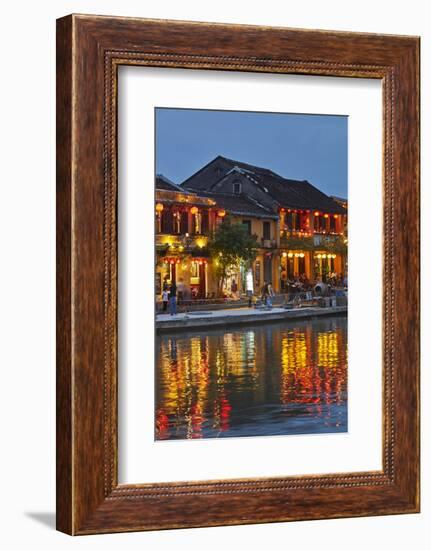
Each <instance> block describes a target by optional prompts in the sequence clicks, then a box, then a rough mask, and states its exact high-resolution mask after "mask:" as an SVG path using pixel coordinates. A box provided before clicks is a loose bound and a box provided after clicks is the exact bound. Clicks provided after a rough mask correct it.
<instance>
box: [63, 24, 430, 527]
mask: <svg viewBox="0 0 431 550" xmlns="http://www.w3.org/2000/svg"><path fill="white" fill-rule="evenodd" d="M418 430H419V38H417V37H409V36H389V35H377V34H356V33H342V32H332V31H314V30H313V31H312V30H297V29H287V28H269V27H255V26H238V25H224V24H209V23H192V22H180V21H157V20H146V19H129V18H116V17H99V16H89V15H85V16H84V15H70V16H67V17H64V18H62V19H59V20H58V22H57V528H58V529H59V530H60V531H63V532H65V533H68V534H73V535H78V534H91V533H104V532H119V531H139V530H151V529H169V528H179V527H200V526H215V525H233V524H244V523H263V522H274V521H292V520H306V519H319V518H339V517H347V516H366V515H383V514H400V513H414V512H418V511H419V432H418Z"/></svg>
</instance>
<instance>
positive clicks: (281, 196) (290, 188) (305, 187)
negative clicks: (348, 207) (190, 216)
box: [181, 156, 346, 214]
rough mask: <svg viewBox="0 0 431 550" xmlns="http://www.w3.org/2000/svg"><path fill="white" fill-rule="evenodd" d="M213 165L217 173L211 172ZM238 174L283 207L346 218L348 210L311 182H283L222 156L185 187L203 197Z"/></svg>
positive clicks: (188, 180)
mask: <svg viewBox="0 0 431 550" xmlns="http://www.w3.org/2000/svg"><path fill="white" fill-rule="evenodd" d="M211 164H215V165H216V166H217V169H215V170H214V171H211V170H210V169H209V167H210V165H211ZM232 170H236V171H238V172H240V173H241V174H242V175H243V176H244V177H246V178H248V179H250V180H251V181H252V182H254V184H255V185H257V186H258V187H259V188H260V189H261V190H262V191H263V192H265V193H267V194H268V195H269V196H270V197H271V198H272V199H274V200H275V201H277V202H278V204H279V205H280V206H284V207H291V208H303V209H307V210H322V211H324V212H329V213H334V214H345V213H346V211H345V209H344V208H343V207H342V206H341V205H339V204H337V202H335V201H334V200H333V199H332V198H331V197H329V196H328V195H326V194H325V193H323V192H322V191H320V190H319V189H317V188H316V187H314V185H311V183H309V182H308V181H300V180H292V179H287V178H283V177H282V176H280V175H279V174H276V173H275V172H273V171H272V170H269V169H267V168H261V167H259V166H254V165H252V164H247V163H245V162H240V161H237V160H232V159H228V158H226V157H222V156H218V157H216V158H215V159H214V160H212V161H211V162H210V163H208V164H207V165H205V166H204V167H203V168H201V169H200V170H199V171H198V172H196V173H195V174H193V175H192V176H191V177H190V178H188V179H187V180H185V181H184V182H183V183H182V184H181V186H184V187H186V188H188V189H190V190H192V191H198V192H199V193H201V192H202V191H203V190H211V189H212V188H213V187H214V186H215V185H216V184H217V182H219V181H220V180H221V179H222V178H224V177H225V176H226V175H227V174H228V173H229V172H231V171H232Z"/></svg>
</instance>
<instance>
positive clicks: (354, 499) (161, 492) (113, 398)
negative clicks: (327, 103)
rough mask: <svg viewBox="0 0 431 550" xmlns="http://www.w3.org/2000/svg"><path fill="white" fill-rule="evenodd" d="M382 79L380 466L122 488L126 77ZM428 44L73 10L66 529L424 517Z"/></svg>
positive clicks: (63, 98)
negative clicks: (422, 278) (422, 230)
mask: <svg viewBox="0 0 431 550" xmlns="http://www.w3.org/2000/svg"><path fill="white" fill-rule="evenodd" d="M120 65H140V66H144V67H148V66H150V67H173V68H191V69H195V70H200V69H210V70H213V69H217V70H223V71H246V72H259V73H283V74H302V75H323V76H332V77H340V76H348V77H354V78H373V79H380V80H381V81H382V85H383V128H384V136H383V140H384V142H383V145H384V147H383V155H384V158H383V167H384V173H383V197H384V199H383V200H384V222H383V225H384V236H383V242H384V253H383V258H384V265H383V289H384V291H383V311H382V316H383V337H382V342H383V441H382V454H383V469H382V470H381V471H370V472H351V473H346V474H333V475H332V474H330V473H328V474H327V475H310V476H308V475H307V476H291V477H286V478H270V477H267V478H266V477H265V478H259V479H237V480H211V481H208V482H184V483H152V484H142V485H123V484H119V483H118V475H117V466H118V440H117V422H118V418H117V227H116V221H117V203H116V200H117V118H116V117H117V93H116V92H117V69H118V67H119V66H120ZM418 430H419V39H418V38H417V37H406V36H389V35H387V36H384V35H376V34H355V33H343V32H331V31H309V30H296V29H287V28H268V27H254V26H238V25H224V24H207V23H191V22H180V21H157V20H145V19H129V18H115V17H97V16H87V15H70V16H67V17H64V18H62V19H59V20H58V22H57V528H58V529H59V530H60V531H63V532H65V533H69V534H90V533H104V532H118V531H138V530H150V529H168V528H179V527H199V526H215V525H233V524H245V523H263V522H275V521H291V520H305V519H319V518H339V517H347V516H367V515H381V514H401V513H414V512H418V511H419V431H418Z"/></svg>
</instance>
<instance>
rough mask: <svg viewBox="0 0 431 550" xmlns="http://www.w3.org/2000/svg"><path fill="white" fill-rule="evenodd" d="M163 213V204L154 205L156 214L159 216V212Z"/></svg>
mask: <svg viewBox="0 0 431 550" xmlns="http://www.w3.org/2000/svg"><path fill="white" fill-rule="evenodd" d="M162 211H163V204H162V203H161V202H158V203H157V204H156V212H158V213H159V214H160V212H162Z"/></svg>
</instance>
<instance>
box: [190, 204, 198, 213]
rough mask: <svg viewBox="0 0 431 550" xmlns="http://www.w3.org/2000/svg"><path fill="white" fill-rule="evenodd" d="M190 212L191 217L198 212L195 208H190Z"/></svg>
mask: <svg viewBox="0 0 431 550" xmlns="http://www.w3.org/2000/svg"><path fill="white" fill-rule="evenodd" d="M190 212H191V213H192V214H193V215H195V214H197V213H198V212H199V209H198V207H197V206H192V207H191V208H190Z"/></svg>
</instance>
